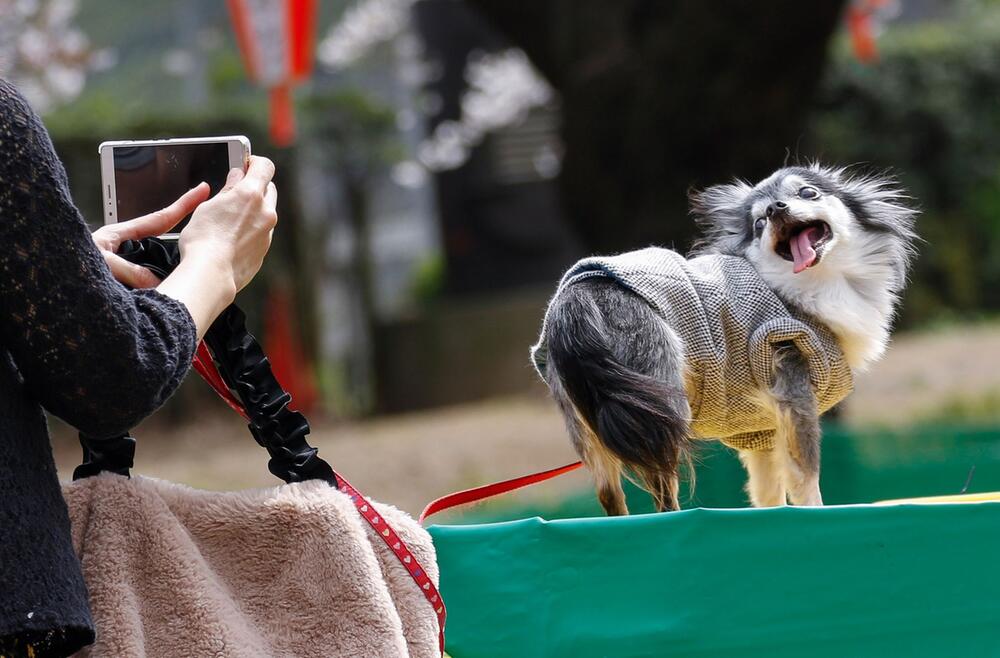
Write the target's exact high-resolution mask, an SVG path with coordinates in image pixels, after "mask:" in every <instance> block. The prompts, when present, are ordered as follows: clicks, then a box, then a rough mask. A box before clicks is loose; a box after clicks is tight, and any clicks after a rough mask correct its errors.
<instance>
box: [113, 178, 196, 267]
mask: <svg viewBox="0 0 1000 658" xmlns="http://www.w3.org/2000/svg"><path fill="white" fill-rule="evenodd" d="M210 192H211V190H210V189H209V187H208V183H199V184H198V185H196V186H195V187H193V188H191V189H190V190H188V191H187V192H185V193H184V194H182V195H181V197H180V198H179V199H177V200H176V201H174V202H173V203H171V204H170V205H169V206H167V207H166V208H164V209H163V210H157V211H156V212H152V213H149V214H148V215H143V216H142V217H136V218H135V219H130V220H128V221H127V222H119V223H118V224H115V225H114V227H115V228H114V233H116V234H117V236H118V244H115V245H114V246H113V247H112V251H114V250H115V249H117V248H118V245H119V244H121V243H122V242H124V241H125V240H141V239H142V238H148V237H152V236H157V235H163V234H164V233H166V232H167V231H169V230H170V229H172V228H173V227H175V226H177V224H178V222H180V221H181V220H182V219H184V218H185V217H187V216H188V215H189V214H191V213H192V212H194V209H195V208H197V207H198V206H199V205H200V204H201V203H202V202H203V201H204V200H205V199H207V198H208V195H209V194H210Z"/></svg>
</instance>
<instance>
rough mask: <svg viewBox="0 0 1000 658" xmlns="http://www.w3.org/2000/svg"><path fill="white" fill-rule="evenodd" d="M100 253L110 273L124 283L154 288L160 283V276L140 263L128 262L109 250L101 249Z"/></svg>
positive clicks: (133, 286) (135, 286)
mask: <svg viewBox="0 0 1000 658" xmlns="http://www.w3.org/2000/svg"><path fill="white" fill-rule="evenodd" d="M101 255H102V256H104V262H105V263H107V264H108V267H109V268H111V274H112V275H113V276H114V277H115V278H116V279H117V280H119V281H121V282H122V283H124V284H125V285H127V286H131V287H132V288H155V287H156V286H158V285H160V278H159V277H158V276H156V275H155V274H153V273H152V272H151V271H150V270H148V269H146V268H145V267H143V266H142V265H136V264H135V263H130V262H129V261H127V260H125V259H124V258H122V257H121V256H119V255H117V254H114V253H111V252H110V251H103V250H102V251H101Z"/></svg>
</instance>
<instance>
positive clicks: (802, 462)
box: [771, 346, 823, 505]
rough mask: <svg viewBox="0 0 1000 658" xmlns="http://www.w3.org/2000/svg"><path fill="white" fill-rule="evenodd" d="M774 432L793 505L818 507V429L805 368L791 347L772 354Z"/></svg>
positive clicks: (779, 458)
mask: <svg viewBox="0 0 1000 658" xmlns="http://www.w3.org/2000/svg"><path fill="white" fill-rule="evenodd" d="M771 395H772V397H773V400H774V405H775V413H776V416H777V419H778V431H777V433H776V435H775V446H774V448H775V458H776V459H777V460H778V463H779V464H780V466H781V469H782V479H783V480H784V482H785V487H786V488H787V490H788V498H789V500H790V501H791V503H792V504H793V505H822V504H823V496H822V495H821V494H820V490H819V462H820V428H819V413H818V412H817V408H816V398H815V396H814V395H813V390H812V383H811V382H810V380H809V365H808V363H807V362H806V360H805V358H804V357H803V356H802V354H801V353H800V352H799V351H798V350H797V349H795V348H794V347H791V346H788V347H782V348H779V349H778V351H777V352H776V354H775V381H774V387H773V388H772V389H771Z"/></svg>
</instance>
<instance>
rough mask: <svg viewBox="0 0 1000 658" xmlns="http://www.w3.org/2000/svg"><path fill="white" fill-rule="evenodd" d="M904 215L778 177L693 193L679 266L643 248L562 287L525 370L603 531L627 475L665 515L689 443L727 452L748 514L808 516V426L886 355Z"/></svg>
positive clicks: (812, 180) (862, 189) (871, 186)
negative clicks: (541, 387)
mask: <svg viewBox="0 0 1000 658" xmlns="http://www.w3.org/2000/svg"><path fill="white" fill-rule="evenodd" d="M909 201H910V200H909V197H907V196H906V195H905V193H904V192H903V191H902V189H901V188H900V187H899V186H898V184H897V183H896V182H895V180H894V179H892V178H891V177H890V176H888V175H885V174H871V173H855V172H852V171H848V170H846V169H838V168H829V167H825V166H821V165H819V164H812V165H809V166H805V167H785V168H783V169H779V170H778V171H776V172H774V173H773V174H772V175H771V176H769V177H767V178H766V179H764V180H762V181H761V182H759V183H757V184H756V185H753V186H751V185H749V184H747V183H744V182H741V181H737V182H734V183H732V184H727V185H718V186H715V187H710V188H708V189H706V190H704V191H701V192H695V193H692V194H691V211H692V214H693V215H694V216H695V218H696V220H697V221H698V223H699V224H700V226H701V227H702V229H703V237H702V238H701V239H700V241H699V242H698V243H697V244H696V245H695V249H694V252H693V254H692V255H691V256H690V257H689V258H683V257H682V256H680V255H679V254H677V253H676V252H674V251H671V250H667V249H659V248H649V249H643V250H640V251H636V252H629V253H626V254H620V255H617V256H610V257H596V258H588V259H584V260H583V261H580V263H578V264H577V265H576V266H574V267H573V268H572V269H571V270H570V271H569V272H567V274H566V276H565V277H564V278H563V280H562V282H561V283H560V285H559V288H558V290H557V292H556V294H555V296H554V297H553V299H552V302H551V304H550V305H549V308H548V311H547V312H546V317H545V322H544V325H543V327H542V335H541V338H540V340H539V343H538V344H537V345H536V346H535V347H534V348H533V350H532V355H533V359H534V362H535V365H536V367H538V369H539V371H540V373H541V374H542V376H543V377H544V378H545V380H546V382H547V383H548V385H549V387H550V389H551V390H552V393H553V396H554V397H555V399H556V401H557V403H558V404H559V406H560V408H561V410H562V412H563V414H564V416H565V418H566V424H567V427H568V429H569V432H570V436H571V438H572V441H573V443H574V446H575V448H576V450H577V452H578V453H579V454H580V456H581V458H582V459H583V461H584V462H585V463H586V464H587V465H588V467H589V468H590V470H591V471H592V473H593V475H594V477H595V481H596V487H597V493H598V498H599V499H600V501H601V504H602V505H603V507H604V509H605V510H606V511H607V513H608V514H627V513H628V510H627V508H626V506H625V499H624V494H623V492H622V487H621V477H622V475H623V473H625V472H626V471H629V472H631V473H633V474H634V475H635V476H637V477H638V478H639V479H640V481H641V483H642V484H643V486H644V488H646V489H647V490H648V491H649V492H650V493H651V494H652V496H653V498H654V501H655V503H656V506H657V509H659V510H668V509H678V507H679V501H678V494H677V491H678V471H679V468H680V466H681V465H682V464H685V463H687V464H688V465H690V463H691V454H692V452H691V448H692V439H720V440H722V441H723V442H725V443H726V444H728V445H730V446H731V447H734V448H736V449H737V450H738V451H739V456H740V459H741V461H742V463H743V464H744V466H745V467H746V470H747V473H748V483H747V492H748V495H749V497H750V501H751V503H752V504H753V505H754V506H772V505H783V504H785V503H786V501H790V502H791V503H792V504H795V505H821V504H822V495H821V493H820V488H819V469H820V424H819V417H820V415H821V414H822V413H823V412H824V411H826V410H827V409H829V408H830V407H832V406H833V405H834V404H836V403H837V402H839V401H840V400H841V399H843V398H844V397H845V396H846V395H847V394H848V393H849V392H850V391H851V388H852V373H854V372H856V371H858V370H862V369H864V368H865V367H866V366H868V365H869V364H870V363H871V362H873V361H874V360H876V359H878V358H879V357H880V356H881V354H882V353H883V351H884V350H885V348H886V345H887V343H888V339H889V331H890V325H891V324H892V320H893V316H894V313H895V310H896V306H897V304H898V302H899V297H900V294H901V292H902V290H903V288H904V286H905V284H906V278H907V270H908V267H909V265H910V262H911V260H912V258H913V256H914V253H915V252H914V242H915V241H916V234H915V232H914V220H915V217H916V211H915V210H914V208H913V207H912V206H911V205H910V202H909ZM692 475H693V472H692Z"/></svg>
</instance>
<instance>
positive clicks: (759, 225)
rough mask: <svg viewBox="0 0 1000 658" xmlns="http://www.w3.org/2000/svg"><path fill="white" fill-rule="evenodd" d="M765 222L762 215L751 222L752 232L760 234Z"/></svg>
mask: <svg viewBox="0 0 1000 658" xmlns="http://www.w3.org/2000/svg"><path fill="white" fill-rule="evenodd" d="M766 223H767V220H765V219H764V218H763V217H758V218H757V221H755V222H754V223H753V230H754V233H757V234H758V235H759V234H761V233H763V232H764V224H766Z"/></svg>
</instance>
